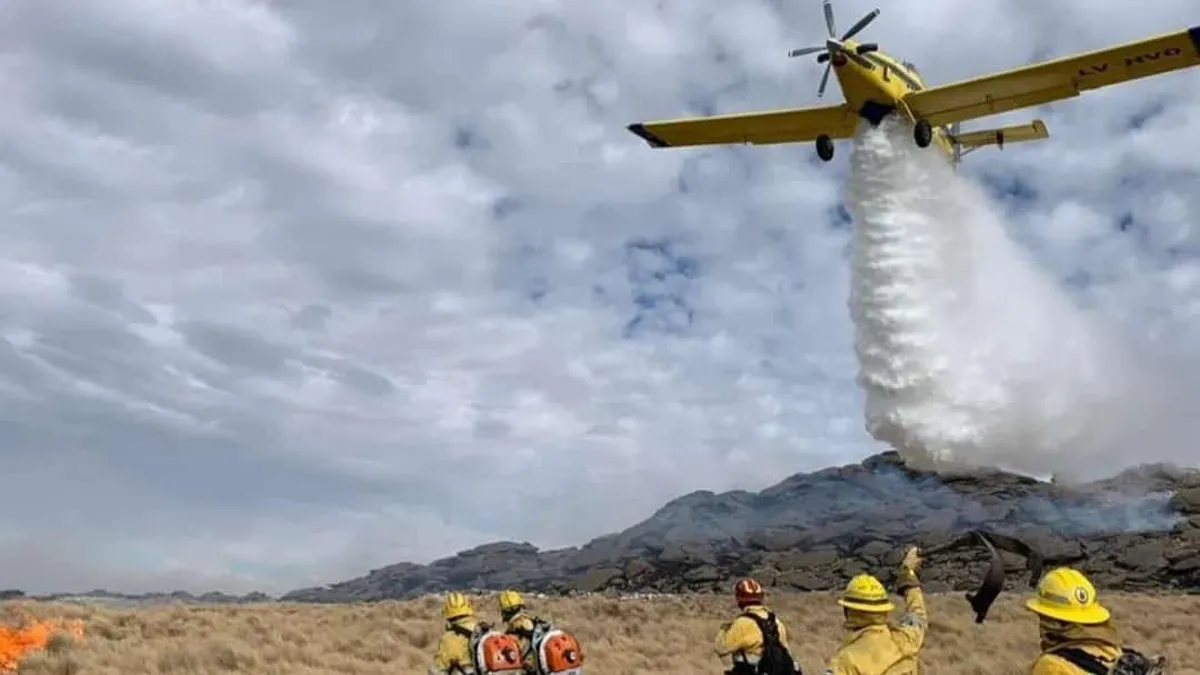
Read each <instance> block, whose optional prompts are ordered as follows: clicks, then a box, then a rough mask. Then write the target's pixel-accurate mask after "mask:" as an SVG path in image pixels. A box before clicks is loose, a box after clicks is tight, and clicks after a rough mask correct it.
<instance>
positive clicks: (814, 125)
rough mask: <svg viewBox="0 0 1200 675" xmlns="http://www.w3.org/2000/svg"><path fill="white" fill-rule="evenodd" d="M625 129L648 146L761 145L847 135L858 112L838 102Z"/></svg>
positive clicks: (850, 133)
mask: <svg viewBox="0 0 1200 675" xmlns="http://www.w3.org/2000/svg"><path fill="white" fill-rule="evenodd" d="M627 128H628V129H629V130H630V131H632V132H633V133H635V134H637V135H638V136H640V137H641V138H642V140H644V141H646V143H648V144H649V145H650V147H652V148H679V147H686V146H695V145H718V144H728V143H750V144H752V145H765V144H768V143H797V142H801V141H812V140H815V139H816V138H817V136H819V135H821V134H827V135H828V136H829V137H830V138H850V137H851V136H853V135H854V132H855V131H856V130H857V129H858V115H857V114H855V112H854V111H853V110H852V109H851V108H850V107H849V106H847V105H845V104H839V105H830V106H820V107H814V108H792V109H788V110H771V111H767V112H750V113H736V114H733V115H714V116H710V117H684V118H680V119H673V120H660V121H657V122H638V123H636V124H630V125H629V126H628V127H627Z"/></svg>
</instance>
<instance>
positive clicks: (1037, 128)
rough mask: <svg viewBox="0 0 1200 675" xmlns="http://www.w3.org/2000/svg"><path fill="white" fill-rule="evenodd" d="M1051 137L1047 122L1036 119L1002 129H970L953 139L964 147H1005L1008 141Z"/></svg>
mask: <svg viewBox="0 0 1200 675" xmlns="http://www.w3.org/2000/svg"><path fill="white" fill-rule="evenodd" d="M1049 137H1050V133H1049V132H1047V131H1046V124H1045V122H1042V121H1041V120H1034V121H1032V122H1030V123H1029V124H1017V125H1014V126H1011V127H1001V128H1000V129H984V130H983V131H968V132H967V133H965V134H958V135H956V136H952V137H951V140H952V141H953V142H954V144H955V145H960V146H962V147H963V148H982V147H984V146H986V145H998V146H1001V147H1003V146H1004V144H1006V143H1020V142H1021V141H1036V140H1038V139H1041V138H1049Z"/></svg>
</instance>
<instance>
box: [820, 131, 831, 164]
mask: <svg viewBox="0 0 1200 675" xmlns="http://www.w3.org/2000/svg"><path fill="white" fill-rule="evenodd" d="M817 157H820V158H821V161H824V162H828V161H829V160H831V159H833V139H832V138H830V137H829V136H827V135H825V134H821V135H820V136H817Z"/></svg>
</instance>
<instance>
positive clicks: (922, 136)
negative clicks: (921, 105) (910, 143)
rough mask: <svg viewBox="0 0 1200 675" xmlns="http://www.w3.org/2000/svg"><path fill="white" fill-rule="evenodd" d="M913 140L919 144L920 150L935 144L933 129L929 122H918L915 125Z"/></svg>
mask: <svg viewBox="0 0 1200 675" xmlns="http://www.w3.org/2000/svg"><path fill="white" fill-rule="evenodd" d="M913 140H914V141H916V142H917V147H918V148H928V147H929V144H930V143H932V142H933V127H932V126H931V125H930V124H929V120H917V122H916V124H914V125H913Z"/></svg>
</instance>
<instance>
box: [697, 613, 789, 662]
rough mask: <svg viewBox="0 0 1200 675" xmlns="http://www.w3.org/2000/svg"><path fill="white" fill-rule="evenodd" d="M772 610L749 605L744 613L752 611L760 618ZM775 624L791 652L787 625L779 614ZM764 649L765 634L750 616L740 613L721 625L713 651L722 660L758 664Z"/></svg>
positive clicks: (784, 644) (780, 638) (781, 638)
mask: <svg viewBox="0 0 1200 675" xmlns="http://www.w3.org/2000/svg"><path fill="white" fill-rule="evenodd" d="M769 612H770V610H768V609H767V608H766V607H765V606H763V605H747V606H746V607H745V608H743V609H742V613H743V614H746V613H750V614H754V615H755V616H758V617H760V618H763V619H765V618H767V614H768V613H769ZM775 625H776V626H778V627H779V641H780V642H781V643H782V644H783V648H784V649H786V650H788V653H791V651H792V650H791V647H790V646H789V645H788V633H787V626H786V625H784V623H783V619H780V618H779V615H775ZM762 650H763V635H762V631H761V630H759V629H758V624H757V623H755V622H754V619H751V618H750V617H748V616H741V615H739V616H738V617H737V618H735V619H734V620H733V621H730V622H729V623H727V624H725V625H724V626H721V630H719V631H717V637H716V640H715V641H714V644H713V651H714V652H716V654H717V656H718V657H720V658H721V659H722V660H725V659H728V660H729V661H731V662H733V663H737V662H739V661H745V662H746V663H749V664H751V665H754V664H757V663H758V660H759V659H760V658H762Z"/></svg>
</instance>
